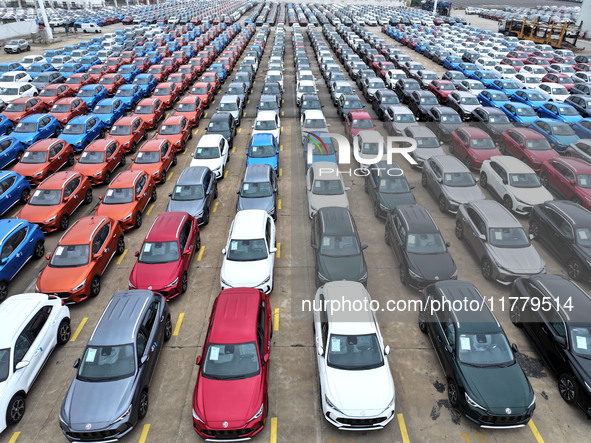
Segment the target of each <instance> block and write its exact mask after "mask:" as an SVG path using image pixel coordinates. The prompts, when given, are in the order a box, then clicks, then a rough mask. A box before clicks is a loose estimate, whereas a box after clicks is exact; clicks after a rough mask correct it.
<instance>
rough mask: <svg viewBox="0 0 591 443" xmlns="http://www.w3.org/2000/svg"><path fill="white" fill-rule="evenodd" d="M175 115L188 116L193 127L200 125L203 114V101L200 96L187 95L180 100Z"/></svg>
mask: <svg viewBox="0 0 591 443" xmlns="http://www.w3.org/2000/svg"><path fill="white" fill-rule="evenodd" d="M174 115H175V117H176V116H181V115H182V116H185V117H187V120H188V121H189V126H190V127H191V128H193V127H195V126H199V119H201V116H202V115H203V103H202V102H201V100H200V99H199V97H197V96H195V95H187V96H185V97H183V98H181V100H180V101H179V104H178V105H177V107H176V111H175V113H174Z"/></svg>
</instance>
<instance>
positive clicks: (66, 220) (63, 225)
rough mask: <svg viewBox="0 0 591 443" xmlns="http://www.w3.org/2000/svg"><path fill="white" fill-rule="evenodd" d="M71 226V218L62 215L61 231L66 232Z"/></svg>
mask: <svg viewBox="0 0 591 443" xmlns="http://www.w3.org/2000/svg"><path fill="white" fill-rule="evenodd" d="M69 225H70V216H69V215H68V214H64V215H62V218H60V231H65V230H66V229H68V226H69Z"/></svg>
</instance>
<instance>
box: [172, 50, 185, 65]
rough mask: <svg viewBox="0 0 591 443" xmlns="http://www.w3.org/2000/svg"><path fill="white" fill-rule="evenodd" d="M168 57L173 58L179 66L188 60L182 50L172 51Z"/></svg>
mask: <svg viewBox="0 0 591 443" xmlns="http://www.w3.org/2000/svg"><path fill="white" fill-rule="evenodd" d="M170 57H171V58H173V59H175V60H176V61H177V62H178V63H179V66H180V65H184V64H185V63H187V62H188V61H189V56H188V55H187V53H186V52H183V51H174V52H173V53H172V55H171V56H170Z"/></svg>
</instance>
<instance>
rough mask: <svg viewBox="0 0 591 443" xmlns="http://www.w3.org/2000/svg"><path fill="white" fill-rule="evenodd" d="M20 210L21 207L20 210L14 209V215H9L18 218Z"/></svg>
mask: <svg viewBox="0 0 591 443" xmlns="http://www.w3.org/2000/svg"><path fill="white" fill-rule="evenodd" d="M19 212H20V209H19V210H18V211H14V212H13V213H12V215H9V217H10V218H16V217H17V215H18V213H19Z"/></svg>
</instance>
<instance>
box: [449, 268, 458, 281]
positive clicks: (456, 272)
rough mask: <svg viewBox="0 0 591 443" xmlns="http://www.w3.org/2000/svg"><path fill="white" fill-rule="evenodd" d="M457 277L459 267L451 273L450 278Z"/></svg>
mask: <svg viewBox="0 0 591 443" xmlns="http://www.w3.org/2000/svg"><path fill="white" fill-rule="evenodd" d="M456 278H458V270H457V268H456V270H455V271H454V273H453V274H452V275H451V277H450V280H455V279H456Z"/></svg>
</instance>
